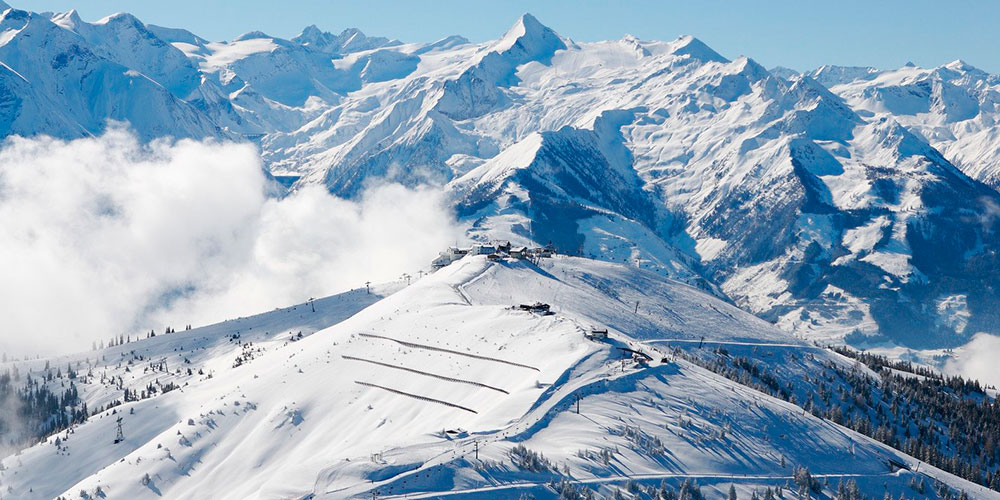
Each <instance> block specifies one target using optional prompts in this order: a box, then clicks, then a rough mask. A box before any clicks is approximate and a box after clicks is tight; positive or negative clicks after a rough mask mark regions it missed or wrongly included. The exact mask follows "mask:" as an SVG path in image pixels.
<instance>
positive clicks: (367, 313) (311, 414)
mask: <svg viewBox="0 0 1000 500" xmlns="http://www.w3.org/2000/svg"><path fill="white" fill-rule="evenodd" d="M362 293H363V292H362ZM366 295H367V294H366ZM535 301H542V302H546V303H549V304H551V305H552V309H553V311H554V312H555V314H552V315H538V314H534V313H530V312H525V311H520V310H517V309H515V308H512V307H511V306H512V305H514V304H521V303H533V302H535ZM636 301H639V308H638V312H636V309H635V302H636ZM299 307H302V306H299ZM307 307H308V306H307ZM245 326H246V328H247V329H248V330H249V327H250V326H251V325H250V324H249V323H246V324H245ZM253 327H254V329H255V330H256V329H258V328H259V327H258V326H256V325H254V326H253ZM594 327H599V328H608V330H609V332H610V339H608V340H607V341H603V342H598V341H593V340H588V339H587V338H586V337H585V333H587V332H589V331H590V329H591V328H594ZM702 337H705V338H706V339H710V340H715V341H734V342H748V343H750V342H757V343H762V344H767V343H773V344H782V345H785V346H795V345H802V346H803V348H806V347H807V346H805V345H804V344H801V343H800V342H798V341H796V340H795V339H793V338H790V337H789V336H788V335H787V334H784V333H782V332H780V331H779V330H777V329H775V328H773V327H771V326H770V325H768V324H767V323H765V322H763V321H761V320H759V319H757V318H755V317H754V316H751V315H749V314H746V313H744V312H742V311H739V310H738V309H736V308H734V307H732V306H730V305H728V304H726V303H724V302H722V301H720V300H717V299H715V298H712V297H710V296H708V295H706V294H704V293H702V292H700V291H698V290H695V289H693V288H690V287H688V286H685V285H681V284H678V283H675V282H672V281H669V280H667V279H665V278H662V277H660V276H658V275H656V274H654V273H650V272H647V271H640V270H637V269H634V268H629V267H624V266H620V265H615V264H609V263H605V262H597V261H592V260H587V259H579V258H571V257H556V258H554V259H545V260H543V261H542V263H541V264H540V266H538V267H536V266H534V265H531V264H529V263H525V262H521V261H507V262H490V261H488V260H487V259H486V258H484V257H467V258H465V259H462V260H461V261H458V262H456V263H454V264H452V265H450V266H448V267H446V268H444V269H442V270H440V271H438V272H437V273H435V274H432V275H429V276H427V277H425V278H423V279H421V280H418V281H416V282H414V283H413V284H412V285H410V286H408V287H405V288H403V289H401V290H399V291H398V292H396V293H393V294H391V295H388V296H387V297H385V298H384V299H382V300H380V301H378V302H375V303H374V304H372V305H370V306H368V307H366V308H364V309H363V310H360V311H359V312H357V314H354V315H353V316H350V317H349V318H346V319H344V320H343V321H341V322H339V323H337V324H335V325H333V326H330V327H329V328H326V329H323V330H320V331H318V332H317V333H315V334H313V335H311V336H306V337H304V338H303V339H302V340H299V341H296V342H290V343H287V344H282V346H281V347H280V348H277V347H276V348H274V349H269V350H267V351H265V352H263V353H261V354H260V355H259V356H257V357H256V358H254V359H252V360H250V361H248V362H247V363H245V364H243V365H241V366H238V367H236V368H230V369H226V370H221V369H220V370H219V371H218V372H217V374H216V375H215V376H214V377H212V378H211V379H209V380H206V381H204V382H202V383H198V384H190V385H188V386H187V387H184V388H183V389H180V390H175V391H172V392H169V393H167V394H163V395H160V396H157V397H154V398H151V399H146V400H143V401H138V402H133V403H127V404H125V405H124V406H122V407H119V408H118V413H117V414H116V415H110V414H108V413H104V414H101V415H98V416H94V417H92V418H91V419H90V420H89V421H87V422H86V423H85V424H83V425H80V426H78V427H76V428H75V429H74V431H73V432H72V433H70V434H68V436H69V439H68V441H67V442H66V443H65V444H64V446H63V447H62V448H61V449H57V448H56V446H55V445H54V444H51V443H43V444H40V445H38V446H35V447H33V448H31V449H29V450H27V451H25V452H23V453H22V454H20V455H19V456H16V457H8V458H7V459H5V460H4V462H3V463H4V465H5V466H6V467H7V468H8V470H7V471H5V472H4V473H3V475H2V476H0V478H2V481H3V484H4V485H9V486H10V487H11V490H10V493H8V494H10V495H14V496H16V497H17V498H51V497H53V496H56V495H59V494H61V493H62V494H65V495H67V496H70V497H79V496H80V492H84V493H86V494H88V495H94V494H95V493H96V492H97V491H98V488H100V491H101V492H102V493H103V494H104V495H106V496H107V497H108V498H156V497H159V496H162V497H165V498H345V497H369V498H370V497H371V496H372V494H373V492H377V494H378V495H379V496H386V495H401V494H418V495H429V496H434V495H436V494H438V493H443V492H446V491H450V492H457V493H463V494H469V495H476V494H478V495H480V496H482V497H484V498H486V497H489V498H493V497H514V498H517V497H518V496H520V495H521V494H522V493H525V492H529V493H531V494H534V495H535V496H537V497H541V498H544V497H551V496H555V492H554V491H553V489H551V488H550V487H549V486H547V485H548V483H549V482H550V481H552V480H555V481H558V480H560V479H567V480H570V481H574V482H582V483H585V484H588V485H590V486H591V487H593V488H604V489H603V490H601V491H602V494H610V492H611V488H614V487H622V485H623V484H624V482H625V481H626V479H627V478H629V477H631V478H634V479H637V480H644V481H651V482H654V483H655V484H659V482H660V481H661V480H666V481H676V482H679V481H681V480H683V479H686V478H687V479H690V478H697V479H698V480H699V481H701V482H702V484H704V485H706V488H715V487H717V488H718V489H719V491H727V490H728V487H729V484H730V483H736V486H737V488H738V489H739V490H740V491H741V492H743V493H742V494H745V495H746V496H749V491H750V489H751V488H754V487H759V486H763V485H771V486H774V485H780V484H784V483H785V482H787V480H788V479H787V478H788V477H789V476H790V475H791V474H792V473H793V472H794V469H793V466H794V465H798V464H806V465H808V466H809V467H810V469H811V471H812V472H813V473H814V474H817V475H824V474H826V475H830V476H829V477H830V480H831V482H832V485H833V486H835V485H836V482H837V480H838V479H839V478H853V479H855V480H856V481H858V483H859V484H860V485H862V486H863V487H864V488H865V491H866V492H867V493H868V494H870V495H873V494H878V495H881V494H882V492H883V484H884V485H886V486H885V487H887V488H890V491H891V492H894V494H895V495H896V496H897V497H898V493H900V492H902V491H904V490H905V488H907V484H908V483H909V480H910V477H909V475H908V474H909V473H908V472H903V473H891V471H890V470H889V468H888V467H887V465H886V463H885V458H886V457H894V460H896V461H898V462H903V463H907V461H908V460H909V459H908V458H907V457H905V456H903V455H901V454H900V453H898V452H895V451H892V450H890V449H887V448H885V447H883V446H881V445H879V444H877V443H872V442H871V441H869V440H867V439H866V438H863V437H860V436H858V435H856V434H854V433H852V432H850V431H848V430H846V429H843V428H841V427H838V426H836V425H833V424H831V423H828V422H824V421H821V420H819V419H816V418H814V417H812V416H811V415H806V414H803V412H802V411H801V409H798V408H797V407H795V406H793V405H790V404H788V403H784V402H780V401H777V400H774V399H772V398H769V397H767V396H765V395H763V394H761V393H758V392H755V391H753V390H751V389H748V388H745V387H742V386H739V385H737V384H735V383H733V382H730V381H728V380H725V379H722V378H721V377H718V376H716V375H714V374H711V373H709V372H707V371H705V370H702V369H701V368H698V367H696V366H693V365H691V364H689V363H687V362H685V361H682V360H675V359H672V357H671V355H670V354H669V353H668V351H667V349H663V348H661V349H662V350H660V351H657V349H656V348H657V344H656V343H655V342H649V341H655V340H658V339H687V340H695V339H697V340H699V341H700V339H701V338H702ZM643 342H646V343H643ZM139 344H142V342H140V343H139ZM622 347H625V348H630V349H633V350H636V351H640V352H643V353H645V354H647V355H648V356H649V357H650V358H652V361H650V362H649V363H647V364H644V365H638V364H636V363H634V362H632V361H631V360H626V361H624V362H623V361H622V350H621V349H620V348H622ZM577 401H579V406H580V413H579V414H578V413H576V412H575V411H576V404H577ZM119 415H120V416H123V417H124V426H125V432H126V441H125V442H124V443H121V444H118V445H115V444H112V442H111V441H112V440H113V437H114V435H115V418H117V416H119ZM61 436H63V437H65V434H63V435H61ZM517 445H524V446H526V447H527V448H528V449H529V450H532V451H533V452H538V453H541V454H542V455H544V457H545V458H546V460H547V462H546V463H550V464H551V467H548V466H546V467H545V468H544V469H545V470H540V469H539V470H530V469H531V468H525V467H517V466H515V465H514V464H513V460H512V456H511V454H510V452H511V450H512V449H513V448H514V447H515V446H517ZM477 449H478V451H477ZM602 453H603V454H602ZM921 470H922V471H925V470H926V469H921ZM931 472H932V473H936V472H934V471H931ZM936 474H937V475H938V476H939V477H941V478H942V479H943V480H945V481H946V482H948V483H949V484H952V485H954V486H955V487H958V488H964V489H966V490H968V491H970V492H972V491H975V486H973V485H970V484H968V483H965V482H963V481H961V480H958V479H956V478H953V477H951V476H948V475H946V474H943V473H936ZM734 476H736V477H734ZM706 492H707V490H706ZM983 495H984V496H985V495H988V493H985V492H984V493H983Z"/></svg>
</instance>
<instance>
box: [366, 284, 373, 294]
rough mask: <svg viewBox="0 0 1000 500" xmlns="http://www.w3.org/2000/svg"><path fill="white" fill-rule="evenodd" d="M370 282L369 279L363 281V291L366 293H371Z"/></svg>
mask: <svg viewBox="0 0 1000 500" xmlns="http://www.w3.org/2000/svg"><path fill="white" fill-rule="evenodd" d="M371 284H372V282H371V281H366V282H365V293H368V294H370V293H372V289H371Z"/></svg>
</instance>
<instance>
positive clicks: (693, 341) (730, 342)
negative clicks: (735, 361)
mask: <svg viewBox="0 0 1000 500" xmlns="http://www.w3.org/2000/svg"><path fill="white" fill-rule="evenodd" d="M670 342H684V343H686V344H698V343H705V344H724V345H749V346H760V347H791V348H795V349H818V350H822V349H824V348H823V347H817V346H814V345H809V344H778V343H769V342H740V341H738V340H707V339H706V340H698V339H653V340H642V341H639V343H640V344H668V343H670Z"/></svg>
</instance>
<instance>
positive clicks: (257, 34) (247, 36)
mask: <svg viewBox="0 0 1000 500" xmlns="http://www.w3.org/2000/svg"><path fill="white" fill-rule="evenodd" d="M258 38H273V37H272V36H271V35H268V34H267V33H264V32H263V31H250V32H247V33H244V34H242V35H240V36H238V37H236V38H234V39H233V41H234V42H242V41H244V40H255V39H258Z"/></svg>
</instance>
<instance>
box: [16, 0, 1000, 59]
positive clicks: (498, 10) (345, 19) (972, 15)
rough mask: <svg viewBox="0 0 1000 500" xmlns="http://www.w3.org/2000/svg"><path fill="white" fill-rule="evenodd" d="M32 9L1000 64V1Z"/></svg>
mask: <svg viewBox="0 0 1000 500" xmlns="http://www.w3.org/2000/svg"><path fill="white" fill-rule="evenodd" d="M8 3H11V4H13V5H14V6H15V7H18V8H22V9H28V10H34V11H65V10H69V9H71V8H76V9H77V10H79V11H80V14H81V15H82V16H83V18H84V19H85V20H88V21H93V20H96V19H99V18H101V17H104V16H105V15H107V14H111V13H114V12H118V11H127V12H131V13H133V14H135V15H136V16H138V17H139V18H140V19H142V20H143V21H145V22H147V23H151V24H160V25H165V26H173V27H183V28H187V29H189V30H191V31H193V32H195V33H197V34H198V35H201V36H203V37H205V38H209V39H213V40H221V39H230V38H233V37H234V36H236V35H239V34H241V33H244V32H247V31H251V30H261V31H264V32H267V33H269V34H271V35H274V36H281V37H291V36H294V35H295V34H297V33H298V32H299V31H301V29H302V27H303V26H306V25H308V24H316V25H318V26H319V27H320V28H323V29H325V30H328V31H340V30H341V29H343V28H346V27H357V28H360V29H361V30H362V31H364V32H365V33H368V34H372V35H382V36H388V37H392V38H398V39H400V40H403V41H431V40H436V39H439V38H442V37H444V36H447V35H452V34H459V35H463V36H465V37H467V38H470V39H472V40H475V41H481V40H487V39H492V38H496V37H498V36H500V35H501V34H502V33H503V32H504V31H505V30H506V29H507V28H508V27H509V26H510V25H511V24H512V23H513V22H514V21H515V20H516V19H517V17H518V16H519V15H520V14H521V13H523V12H531V13H532V14H534V15H535V16H536V17H537V18H538V19H539V20H540V21H541V22H542V23H544V24H546V25H548V26H550V27H551V28H553V29H555V30H556V31H557V32H559V33H560V34H562V35H563V36H568V37H570V38H572V39H574V40H578V41H592V40H606V39H617V38H621V37H622V36H623V35H625V34H627V33H630V34H633V35H635V36H638V37H639V38H643V39H660V40H666V39H673V38H675V37H677V36H679V35H683V34H690V35H694V36H696V37H698V38H700V39H701V40H702V41H704V42H705V43H707V44H708V45H710V46H711V47H713V48H714V49H716V50H717V51H718V52H720V53H722V54H723V55H724V56H727V57H730V58H732V57H736V56H739V55H748V56H750V57H752V58H754V59H756V60H757V61H759V62H760V63H762V64H764V65H765V66H767V67H772V66H775V65H783V66H789V67H792V68H795V69H800V70H804V69H810V68H813V67H816V66H819V65H821V64H827V63H829V64H850V65H871V66H876V67H882V68H895V67H899V66H901V65H902V64H904V63H905V62H907V61H913V62H914V63H916V64H918V65H921V66H937V65H940V64H943V63H946V62H948V61H952V60H955V59H964V60H965V61H966V62H969V63H970V64H973V65H975V66H978V67H980V68H982V69H985V70H988V71H991V72H994V73H1000V50H998V49H1000V29H998V28H1000V2H998V1H994V0H982V1H966V0H953V1H951V2H942V1H936V2H935V1H930V0H907V1H902V0H865V1H859V0H828V1H813V0H795V1H793V0H758V1H754V2H736V1H718V0H698V1H696V0H690V1H685V2H682V1H673V0H661V1H651V0H637V1H632V2H624V1H588V0H582V1H575V2H574V1H568V0H535V1H518V0H512V1H491V2H487V1H479V0H466V1H458V0H438V1H418V0H402V1H400V0H391V1H390V0H369V1H341V0H284V1H275V0H243V1H237V0H172V1H163V0H160V1H147V0H142V1H136V0H8Z"/></svg>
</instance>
